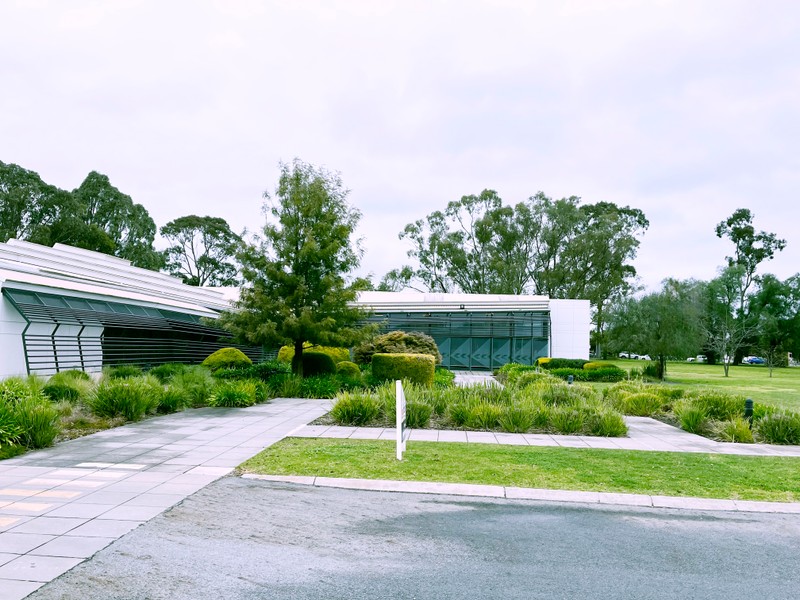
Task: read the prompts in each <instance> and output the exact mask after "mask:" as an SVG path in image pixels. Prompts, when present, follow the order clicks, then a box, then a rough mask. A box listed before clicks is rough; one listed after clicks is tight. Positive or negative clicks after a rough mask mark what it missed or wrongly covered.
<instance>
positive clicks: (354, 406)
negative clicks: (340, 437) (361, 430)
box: [331, 392, 380, 427]
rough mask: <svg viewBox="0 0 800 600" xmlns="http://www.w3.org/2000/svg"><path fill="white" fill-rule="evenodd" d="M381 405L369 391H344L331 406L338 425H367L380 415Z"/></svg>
mask: <svg viewBox="0 0 800 600" xmlns="http://www.w3.org/2000/svg"><path fill="white" fill-rule="evenodd" d="M379 412H380V406H379V404H378V401H377V399H376V398H375V397H374V396H373V395H372V394H369V393H361V392H355V393H350V392H343V393H341V394H339V396H338V397H337V399H336V403H335V404H334V405H333V408H331V417H333V420H334V421H336V423H337V424H338V425H355V426H358V427H360V426H363V425H367V424H368V423H370V422H371V421H373V420H374V419H376V418H377V417H378V414H379Z"/></svg>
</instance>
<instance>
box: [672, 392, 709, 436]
mask: <svg viewBox="0 0 800 600" xmlns="http://www.w3.org/2000/svg"><path fill="white" fill-rule="evenodd" d="M673 411H674V413H675V416H676V417H678V422H679V423H680V425H681V429H683V430H684V431H688V432H689V433H696V434H702V433H705V432H706V431H708V429H709V423H708V413H706V410H705V408H704V407H702V406H697V405H695V404H694V403H692V402H691V401H690V400H680V401H679V402H676V403H675V407H674V409H673Z"/></svg>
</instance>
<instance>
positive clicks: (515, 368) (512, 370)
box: [495, 363, 538, 385]
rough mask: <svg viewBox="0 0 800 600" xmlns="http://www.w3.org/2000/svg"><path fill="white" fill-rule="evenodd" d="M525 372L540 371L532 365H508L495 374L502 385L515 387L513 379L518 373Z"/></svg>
mask: <svg viewBox="0 0 800 600" xmlns="http://www.w3.org/2000/svg"><path fill="white" fill-rule="evenodd" d="M525 371H538V369H537V368H536V367H534V366H531V365H521V364H519V363H506V364H504V365H503V366H502V367H500V368H499V369H497V372H496V373H495V377H496V379H497V381H499V382H500V383H502V384H504V385H505V384H509V385H514V382H513V378H514V377H515V376H516V375H517V373H522V372H525Z"/></svg>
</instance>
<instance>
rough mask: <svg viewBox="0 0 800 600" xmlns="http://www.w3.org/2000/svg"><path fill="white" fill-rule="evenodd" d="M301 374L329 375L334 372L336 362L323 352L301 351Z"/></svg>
mask: <svg viewBox="0 0 800 600" xmlns="http://www.w3.org/2000/svg"><path fill="white" fill-rule="evenodd" d="M302 360H303V371H302V372H303V376H304V377H313V376H315V375H330V374H333V373H336V363H335V362H334V361H333V358H331V356H330V355H329V354H326V353H324V352H316V351H308V352H303V357H302Z"/></svg>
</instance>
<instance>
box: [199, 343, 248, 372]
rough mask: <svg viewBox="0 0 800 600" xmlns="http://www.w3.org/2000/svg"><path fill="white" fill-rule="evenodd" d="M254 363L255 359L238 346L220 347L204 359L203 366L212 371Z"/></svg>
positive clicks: (239, 367)
mask: <svg viewBox="0 0 800 600" xmlns="http://www.w3.org/2000/svg"><path fill="white" fill-rule="evenodd" d="M252 364H253V361H252V360H250V359H249V358H248V356H247V355H246V354H245V353H244V352H242V351H241V350H239V349H238V348H220V349H219V350H217V351H216V352H214V353H212V354H210V355H209V356H207V357H206V359H205V360H204V361H203V366H204V367H206V368H208V369H210V370H211V371H216V370H217V369H241V368H243V367H249V366H250V365H252Z"/></svg>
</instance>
